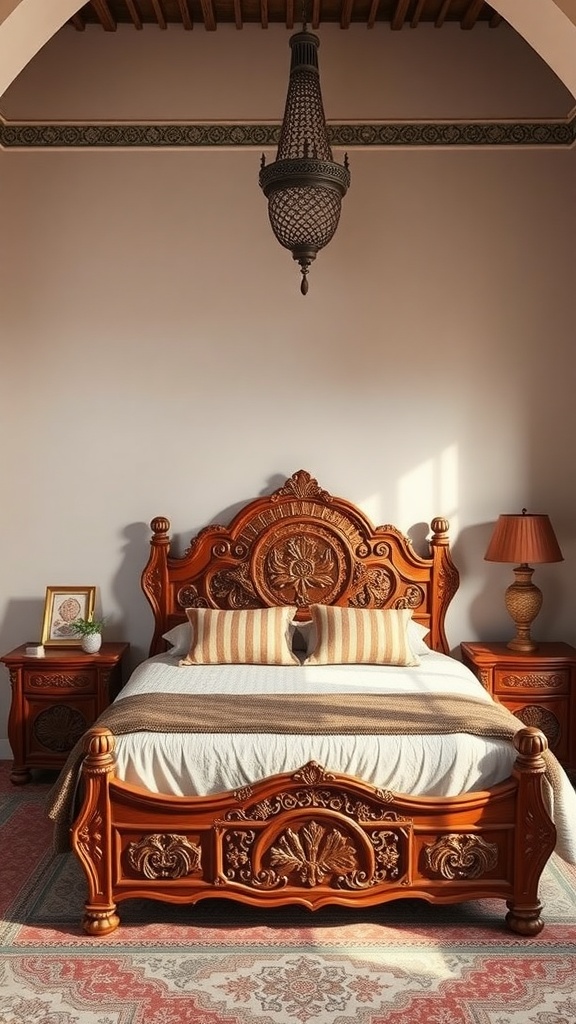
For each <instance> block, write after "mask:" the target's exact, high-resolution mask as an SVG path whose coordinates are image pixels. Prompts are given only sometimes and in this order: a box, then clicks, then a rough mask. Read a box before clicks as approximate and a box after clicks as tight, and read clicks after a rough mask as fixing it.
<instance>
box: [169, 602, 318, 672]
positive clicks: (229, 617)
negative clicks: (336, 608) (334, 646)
mask: <svg viewBox="0 0 576 1024" xmlns="http://www.w3.org/2000/svg"><path fill="white" fill-rule="evenodd" d="M295 612H296V608H295V607H292V606H288V605H286V606H279V607H276V608H250V609H242V610H239V611H228V610H225V611H223V610H221V609H219V608H187V609H186V614H187V616H188V619H189V620H190V625H191V627H192V630H191V635H192V640H191V644H190V650H189V651H188V654H187V655H186V657H185V658H183V659H182V660H181V661H180V663H179V664H180V665H299V664H300V662H299V660H298V658H297V657H296V655H295V654H294V652H293V651H292V634H293V631H294V627H293V626H292V619H293V617H294V615H295Z"/></svg>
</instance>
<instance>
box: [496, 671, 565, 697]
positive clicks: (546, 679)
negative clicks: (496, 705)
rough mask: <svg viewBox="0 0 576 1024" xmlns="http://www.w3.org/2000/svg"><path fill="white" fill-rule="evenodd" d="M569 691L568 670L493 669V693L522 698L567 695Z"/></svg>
mask: <svg viewBox="0 0 576 1024" xmlns="http://www.w3.org/2000/svg"><path fill="white" fill-rule="evenodd" d="M569 689H570V669H569V668H566V667H562V668H551V669H543V668H537V667H535V668H532V669H529V668H526V669H518V668H495V669H494V693H496V694H504V693H505V694H509V695H510V696H511V697H513V695H514V694H515V693H517V694H520V693H521V694H523V695H524V696H526V695H529V694H531V693H534V694H541V693H551V694H555V693H568V691H569Z"/></svg>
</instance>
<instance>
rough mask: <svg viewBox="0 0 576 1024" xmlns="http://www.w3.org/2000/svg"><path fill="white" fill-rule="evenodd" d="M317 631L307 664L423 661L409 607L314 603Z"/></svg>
mask: <svg viewBox="0 0 576 1024" xmlns="http://www.w3.org/2000/svg"><path fill="white" fill-rule="evenodd" d="M310 614H311V616H312V623H313V627H314V630H315V633H316V644H315V646H314V650H313V651H312V652H311V654H309V655H308V657H307V658H306V659H305V661H304V664H305V665H402V666H404V665H419V664H420V659H419V658H418V656H417V655H416V654H415V653H414V651H413V650H412V648H411V646H410V643H409V639H408V624H409V622H410V619H411V617H412V612H411V611H410V609H409V608H340V607H337V606H333V605H324V604H313V605H311V606H310Z"/></svg>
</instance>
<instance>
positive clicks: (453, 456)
mask: <svg viewBox="0 0 576 1024" xmlns="http://www.w3.org/2000/svg"><path fill="white" fill-rule="evenodd" d="M457 510H458V446H457V445H456V444H452V445H449V446H448V447H447V448H444V449H443V451H441V452H440V453H439V455H438V456H437V457H436V458H430V459H426V461H425V462H421V463H420V465H418V466H415V467H414V469H412V470H410V472H408V473H405V474H404V476H402V477H401V478H400V480H399V481H398V509H397V521H398V524H399V525H401V526H403V527H404V528H405V529H407V528H408V527H409V526H412V525H413V524H414V523H416V522H422V521H424V520H425V521H426V522H428V523H429V522H430V521H431V520H432V519H433V518H434V516H446V518H447V519H449V521H450V536H451V537H452V538H454V536H455V535H456V533H457V532H458V513H457Z"/></svg>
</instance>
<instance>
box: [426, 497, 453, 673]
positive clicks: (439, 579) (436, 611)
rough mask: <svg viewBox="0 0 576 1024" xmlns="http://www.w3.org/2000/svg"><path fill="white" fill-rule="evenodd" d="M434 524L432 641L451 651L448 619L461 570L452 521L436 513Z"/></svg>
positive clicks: (432, 526)
mask: <svg viewBox="0 0 576 1024" xmlns="http://www.w3.org/2000/svg"><path fill="white" fill-rule="evenodd" d="M430 527H431V529H432V537H431V539H430V549H431V551H432V558H433V561H434V566H433V570H432V623H433V628H432V630H431V637H430V639H431V644H430V646H431V647H432V649H433V650H435V651H442V652H443V653H444V654H448V653H449V651H450V647H449V645H448V640H447V638H446V631H445V628H444V621H445V618H446V611H447V609H448V605H449V604H450V601H451V600H452V598H453V597H454V595H455V593H456V591H457V590H458V584H459V580H460V577H459V574H458V570H457V568H456V566H455V565H454V562H453V561H452V556H451V555H450V538H449V536H448V531H449V529H450V523H449V521H448V519H445V518H444V516H435V517H434V519H433V520H432V522H431V524H430Z"/></svg>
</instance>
